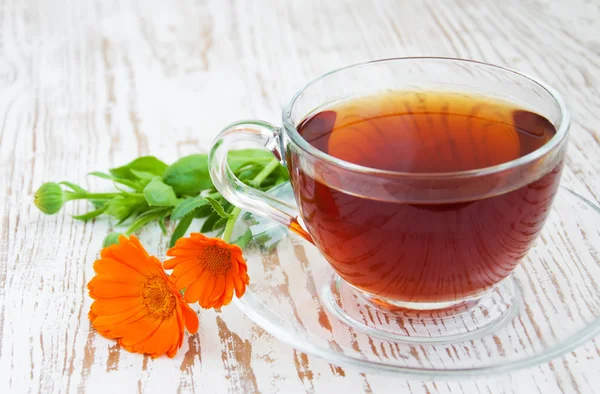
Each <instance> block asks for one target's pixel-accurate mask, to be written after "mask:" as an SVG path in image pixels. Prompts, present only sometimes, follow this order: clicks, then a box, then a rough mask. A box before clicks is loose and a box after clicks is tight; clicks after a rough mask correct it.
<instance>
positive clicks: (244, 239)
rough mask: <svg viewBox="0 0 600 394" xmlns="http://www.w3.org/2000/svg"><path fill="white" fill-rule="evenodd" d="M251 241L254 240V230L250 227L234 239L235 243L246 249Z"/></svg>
mask: <svg viewBox="0 0 600 394" xmlns="http://www.w3.org/2000/svg"><path fill="white" fill-rule="evenodd" d="M250 241H252V231H250V229H248V230H246V232H245V233H244V234H242V235H240V236H239V237H238V238H237V239H236V240H235V241H233V243H234V244H236V245H237V246H239V247H240V248H242V249H244V248H245V247H246V245H248V243H249V242H250Z"/></svg>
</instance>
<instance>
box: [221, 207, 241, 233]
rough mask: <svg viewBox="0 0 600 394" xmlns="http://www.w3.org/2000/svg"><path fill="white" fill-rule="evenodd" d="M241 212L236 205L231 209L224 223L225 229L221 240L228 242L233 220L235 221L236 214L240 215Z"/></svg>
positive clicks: (233, 223)
mask: <svg viewBox="0 0 600 394" xmlns="http://www.w3.org/2000/svg"><path fill="white" fill-rule="evenodd" d="M241 212H242V210H241V209H240V208H238V207H235V208H233V211H231V217H230V218H229V219H227V223H225V230H224V231H223V241H225V242H229V239H230V238H231V233H233V226H234V225H235V222H236V221H237V218H238V216H240V213H241Z"/></svg>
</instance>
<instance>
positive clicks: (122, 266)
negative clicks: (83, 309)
mask: <svg viewBox="0 0 600 394" xmlns="http://www.w3.org/2000/svg"><path fill="white" fill-rule="evenodd" d="M94 271H96V276H95V277H94V278H92V280H91V281H90V283H88V289H89V291H90V297H92V298H93V299H94V300H96V301H94V303H93V304H92V307H91V308H90V313H89V315H88V316H89V318H90V321H91V322H92V326H93V327H94V328H95V329H96V330H97V331H98V332H99V333H100V334H101V335H103V336H105V337H106V338H110V339H117V340H118V342H119V344H120V345H121V346H122V347H123V348H125V349H127V350H128V351H130V352H135V353H145V354H149V355H150V356H151V357H158V356H161V355H163V354H166V355H167V356H169V357H173V356H175V353H177V349H179V348H180V347H181V344H182V342H183V330H184V326H185V327H186V328H187V330H188V331H189V332H190V333H192V334H193V333H195V332H196V331H198V315H196V313H195V312H194V311H193V310H192V309H191V308H190V307H189V306H188V305H187V304H186V303H185V302H184V301H183V297H182V296H181V293H180V292H179V291H178V290H177V288H176V287H175V285H174V284H173V283H172V282H171V281H170V279H169V277H168V276H167V274H165V272H164V270H163V269H162V266H161V264H160V261H158V259H157V258H156V257H154V256H149V255H148V253H147V252H146V250H145V249H144V247H143V246H142V245H141V244H140V241H138V239H137V238H136V237H135V236H133V235H132V236H131V237H130V238H129V239H128V238H127V237H125V236H120V237H119V243H118V244H115V245H111V246H109V247H106V248H104V249H103V250H102V252H100V259H99V260H96V262H95V263H94Z"/></svg>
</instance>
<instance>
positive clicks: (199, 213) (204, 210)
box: [178, 204, 214, 219]
mask: <svg viewBox="0 0 600 394" xmlns="http://www.w3.org/2000/svg"><path fill="white" fill-rule="evenodd" d="M178 206H179V205H178ZM213 212H214V210H213V209H212V207H211V206H210V204H206V205H205V206H203V207H200V208H198V209H197V210H196V214H195V215H194V217H196V218H198V219H202V218H205V217H207V216H208V215H210V214H211V213H213Z"/></svg>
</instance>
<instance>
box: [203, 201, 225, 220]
mask: <svg viewBox="0 0 600 394" xmlns="http://www.w3.org/2000/svg"><path fill="white" fill-rule="evenodd" d="M204 198H205V199H206V201H208V203H209V204H210V206H211V207H212V208H213V209H214V211H215V212H216V213H217V214H218V215H219V216H220V217H222V218H223V219H229V218H230V217H231V215H230V214H228V213H227V212H225V208H223V206H222V205H221V203H219V202H218V201H217V200H215V199H214V198H212V197H204Z"/></svg>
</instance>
